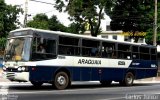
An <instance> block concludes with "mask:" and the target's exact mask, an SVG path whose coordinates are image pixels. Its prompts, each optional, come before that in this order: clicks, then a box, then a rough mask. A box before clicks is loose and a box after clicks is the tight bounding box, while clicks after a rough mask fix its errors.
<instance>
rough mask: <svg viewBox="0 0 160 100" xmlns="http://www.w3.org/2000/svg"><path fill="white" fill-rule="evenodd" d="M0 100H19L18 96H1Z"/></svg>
mask: <svg viewBox="0 0 160 100" xmlns="http://www.w3.org/2000/svg"><path fill="white" fill-rule="evenodd" d="M0 100H18V95H14V94H0Z"/></svg>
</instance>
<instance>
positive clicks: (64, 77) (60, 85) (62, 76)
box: [53, 71, 70, 90]
mask: <svg viewBox="0 0 160 100" xmlns="http://www.w3.org/2000/svg"><path fill="white" fill-rule="evenodd" d="M69 85H70V81H69V77H68V74H67V73H66V72H62V71H61V72H58V73H57V74H56V75H55V78H54V83H53V86H54V87H55V88H56V89H58V90H63V89H66V88H67V87H68V86H69Z"/></svg>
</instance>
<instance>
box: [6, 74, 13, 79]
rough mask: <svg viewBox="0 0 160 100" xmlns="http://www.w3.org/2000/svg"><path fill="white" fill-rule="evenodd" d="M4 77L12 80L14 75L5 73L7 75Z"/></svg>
mask: <svg viewBox="0 0 160 100" xmlns="http://www.w3.org/2000/svg"><path fill="white" fill-rule="evenodd" d="M6 77H7V78H8V79H12V78H14V77H15V73H7V74H6Z"/></svg>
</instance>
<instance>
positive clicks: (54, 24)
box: [48, 15, 68, 32]
mask: <svg viewBox="0 0 160 100" xmlns="http://www.w3.org/2000/svg"><path fill="white" fill-rule="evenodd" d="M48 24H49V29H50V30H53V31H62V32H67V31H68V28H67V27H66V26H64V25H63V24H61V23H60V22H59V21H58V19H57V16H55V15H53V16H52V17H51V18H50V19H49V21H48Z"/></svg>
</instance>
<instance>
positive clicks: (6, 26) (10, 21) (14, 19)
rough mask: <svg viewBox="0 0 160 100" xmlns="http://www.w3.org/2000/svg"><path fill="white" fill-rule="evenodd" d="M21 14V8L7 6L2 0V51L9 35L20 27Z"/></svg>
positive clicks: (0, 13) (0, 27) (0, 23)
mask: <svg viewBox="0 0 160 100" xmlns="http://www.w3.org/2000/svg"><path fill="white" fill-rule="evenodd" d="M20 13H23V11H22V9H21V8H20V7H19V6H12V5H7V4H6V3H5V2H4V0H0V49H4V46H5V41H6V36H7V35H8V33H9V32H10V31H11V30H14V29H16V28H18V25H20V22H19V20H18V17H19V14H20Z"/></svg>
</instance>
